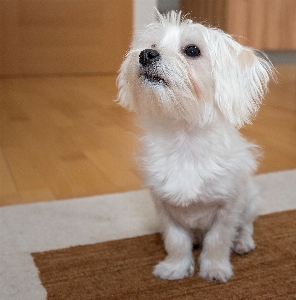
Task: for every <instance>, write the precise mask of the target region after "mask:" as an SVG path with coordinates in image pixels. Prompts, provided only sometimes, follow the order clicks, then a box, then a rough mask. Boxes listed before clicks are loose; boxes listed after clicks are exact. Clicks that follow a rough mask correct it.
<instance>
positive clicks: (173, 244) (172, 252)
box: [153, 221, 194, 280]
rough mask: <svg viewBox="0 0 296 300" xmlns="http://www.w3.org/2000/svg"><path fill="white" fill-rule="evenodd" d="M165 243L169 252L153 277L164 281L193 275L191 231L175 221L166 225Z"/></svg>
mask: <svg viewBox="0 0 296 300" xmlns="http://www.w3.org/2000/svg"><path fill="white" fill-rule="evenodd" d="M164 227H165V228H164V233H163V237H164V243H165V249H166V251H167V254H168V255H167V257H166V258H165V260H163V261H161V262H160V263H158V264H157V265H156V266H155V268H154V271H153V275H154V276H155V277H158V278H162V279H169V280H175V279H182V278H184V277H189V276H192V275H193V272H194V259H193V253H192V236H191V233H190V231H187V230H186V229H185V228H182V227H181V226H178V225H177V224H175V223H174V222H173V221H168V222H167V223H166V224H164Z"/></svg>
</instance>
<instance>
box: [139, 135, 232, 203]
mask: <svg viewBox="0 0 296 300" xmlns="http://www.w3.org/2000/svg"><path fill="white" fill-rule="evenodd" d="M145 146H146V155H145V157H144V160H145V173H146V184H147V185H148V186H149V187H150V188H152V189H153V190H154V191H155V192H156V193H157V194H158V195H160V196H161V197H162V198H166V199H169V200H170V202H171V203H173V204H177V205H183V204H185V205H187V204H189V203H191V202H192V201H197V200H198V199H200V200H201V201H207V200H208V199H216V198H217V197H220V196H221V195H219V193H220V192H221V185H223V183H221V178H223V176H224V177H225V176H226V174H225V166H226V165H225V161H226V160H225V157H224V156H225V155H224V154H223V150H221V149H219V147H221V145H214V144H213V143H212V142H211V141H210V140H209V139H206V140H205V139H202V138H196V137H192V136H185V135H179V136H177V135H176V136H175V137H174V139H167V140H150V141H149V140H147V138H146V145H145ZM225 178H226V177H225ZM222 181H223V180H222ZM222 189H223V188H222Z"/></svg>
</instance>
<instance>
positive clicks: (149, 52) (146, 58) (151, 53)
mask: <svg viewBox="0 0 296 300" xmlns="http://www.w3.org/2000/svg"><path fill="white" fill-rule="evenodd" d="M158 60H160V54H159V52H157V51H156V50H153V49H145V50H143V51H142V52H141V53H140V55H139V62H140V64H141V65H142V66H147V65H150V64H152V63H155V62H157V61H158Z"/></svg>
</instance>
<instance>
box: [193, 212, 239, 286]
mask: <svg viewBox="0 0 296 300" xmlns="http://www.w3.org/2000/svg"><path fill="white" fill-rule="evenodd" d="M235 219H236V217H235V216H234V215H233V214H231V213H230V212H229V210H227V209H220V210H219V211H218V212H217V216H216V219H215V221H214V222H213V224H212V226H211V228H210V229H209V231H208V232H207V233H206V235H205V237H204V241H203V246H202V252H201V255H200V257H199V263H200V271H199V275H200V276H201V277H202V278H204V279H206V280H210V281H217V282H226V281H227V280H228V279H229V278H230V277H231V276H232V275H233V272H232V266H231V264H230V253H231V246H232V241H233V238H234V236H235Z"/></svg>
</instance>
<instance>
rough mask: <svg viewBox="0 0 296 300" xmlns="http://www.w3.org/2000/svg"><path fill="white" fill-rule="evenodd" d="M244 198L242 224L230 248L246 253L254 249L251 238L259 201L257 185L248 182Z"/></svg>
mask: <svg viewBox="0 0 296 300" xmlns="http://www.w3.org/2000/svg"><path fill="white" fill-rule="evenodd" d="M248 192H249V193H248V195H247V199H246V204H247V206H246V208H245V210H244V212H243V215H242V224H241V225H240V226H239V228H238V230H237V235H236V238H235V240H234V243H233V247H232V250H233V252H235V253H237V254H246V253H248V252H250V251H252V250H253V249H255V242H254V240H253V237H252V236H253V222H254V219H255V218H256V216H257V211H258V205H259V203H260V202H261V197H260V195H259V189H258V187H257V186H256V185H255V184H254V183H253V182H250V184H249V189H248Z"/></svg>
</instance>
